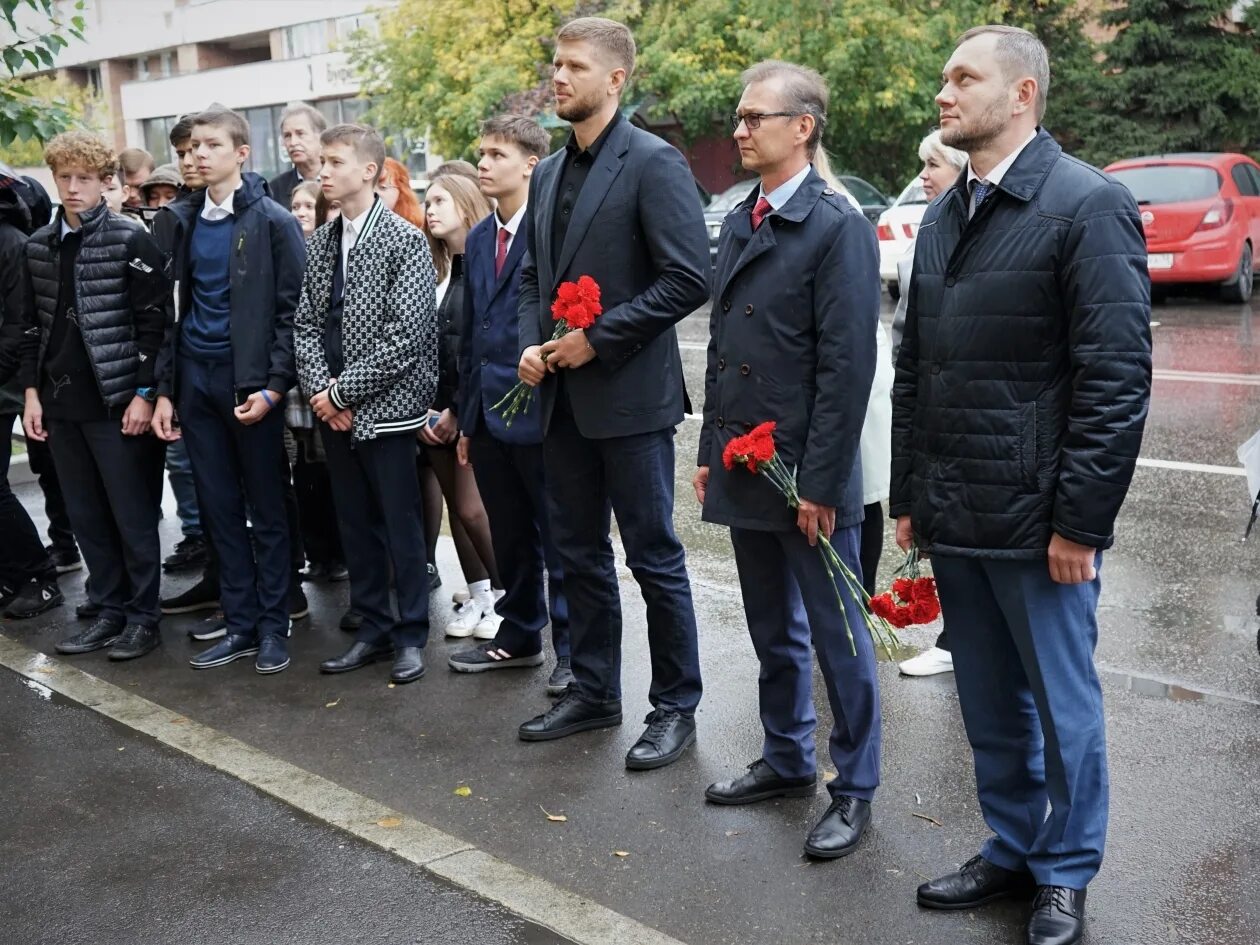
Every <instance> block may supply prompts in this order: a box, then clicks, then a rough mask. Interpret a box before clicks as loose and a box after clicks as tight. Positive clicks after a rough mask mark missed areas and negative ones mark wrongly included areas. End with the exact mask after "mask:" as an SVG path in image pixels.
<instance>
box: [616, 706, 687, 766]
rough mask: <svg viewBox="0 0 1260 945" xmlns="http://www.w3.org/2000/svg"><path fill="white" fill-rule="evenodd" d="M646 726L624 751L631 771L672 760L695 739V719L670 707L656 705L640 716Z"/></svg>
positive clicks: (678, 756) (664, 764)
mask: <svg viewBox="0 0 1260 945" xmlns="http://www.w3.org/2000/svg"><path fill="white" fill-rule="evenodd" d="M643 722H644V724H646V725H647V728H646V729H645V730H644V732H643V734H642V735H641V736H640V737H639V740H638V741H637V742H635V743H634V747H633V748H631V749H630V750H629V751H628V752H627V753H626V767H627V768H629V769H630V770H631V771H651V770H652V769H653V768H663V767H665V766H666V765H668V764H673V763H674V762H675V761H677V760H678V759H679V758H681V757H682V753H683V752H684V751H686V750H687V749H688V748H689V747H690V746H691V745H693V744H695V741H696V720H695V719H694V718H693V717H691V716H687V715H683V714H682V713H680V712H675V711H674V710H673V709H656V710H654V711H652V712H649V713H648V715H647V718H645V719H644V720H643Z"/></svg>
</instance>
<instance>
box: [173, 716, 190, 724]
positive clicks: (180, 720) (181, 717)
mask: <svg viewBox="0 0 1260 945" xmlns="http://www.w3.org/2000/svg"><path fill="white" fill-rule="evenodd" d="M187 721H188V720H187V719H186V718H184V717H183V716H182V715H181V716H180V717H179V718H177V719H171V724H172V725H183V724H184V723H185V722H187Z"/></svg>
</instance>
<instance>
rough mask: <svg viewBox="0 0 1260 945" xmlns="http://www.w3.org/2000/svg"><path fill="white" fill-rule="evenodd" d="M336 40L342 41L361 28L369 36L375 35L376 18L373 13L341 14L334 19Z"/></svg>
mask: <svg viewBox="0 0 1260 945" xmlns="http://www.w3.org/2000/svg"><path fill="white" fill-rule="evenodd" d="M335 23H336V27H337V42H339V43H344V42H346V41H348V40H349V39H351V38H352V37H353V36H354V34H355V33H357V32H359V31H360V30H362V31H363V32H365V33H367V34H368V35H369V36H375V35H376V27H377V19H376V14H375V13H357V14H355V15H354V16H341V17H338V18H337V19H336V21H335Z"/></svg>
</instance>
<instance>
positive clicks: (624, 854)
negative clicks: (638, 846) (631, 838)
mask: <svg viewBox="0 0 1260 945" xmlns="http://www.w3.org/2000/svg"><path fill="white" fill-rule="evenodd" d="M629 855H630V854H629V852H627V851H626V850H613V856H619V857H622V858H625V857H627V856H629Z"/></svg>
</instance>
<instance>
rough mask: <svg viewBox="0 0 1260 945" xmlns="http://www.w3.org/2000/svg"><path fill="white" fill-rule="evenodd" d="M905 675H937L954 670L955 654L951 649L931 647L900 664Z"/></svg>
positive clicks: (899, 667)
mask: <svg viewBox="0 0 1260 945" xmlns="http://www.w3.org/2000/svg"><path fill="white" fill-rule="evenodd" d="M897 668H898V669H900V670H901V674H902V675H903V676H935V675H937V674H938V673H952V672H953V671H954V655H953V654H952V653H950V652H949V650H942V649H940V648H939V647H935V646H933V647H929V648H928V649H926V650H924V651H923V652H922V653H920V654H919V655H918V656H915V657H911V658H910V659H908V660H906V661H905V662H904V663H902V664H901V665H900V666H898V667H897Z"/></svg>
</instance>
